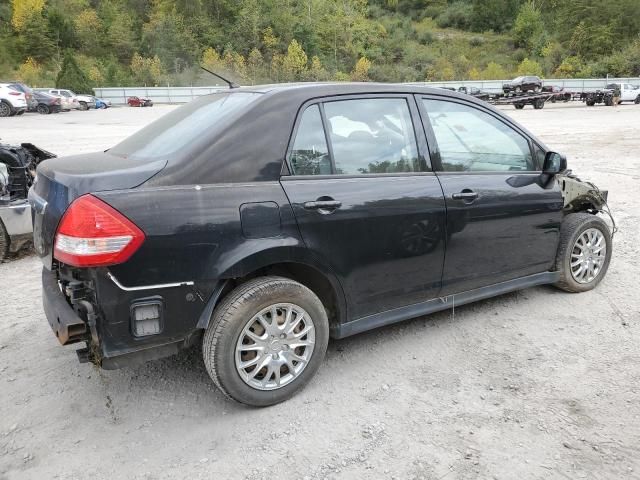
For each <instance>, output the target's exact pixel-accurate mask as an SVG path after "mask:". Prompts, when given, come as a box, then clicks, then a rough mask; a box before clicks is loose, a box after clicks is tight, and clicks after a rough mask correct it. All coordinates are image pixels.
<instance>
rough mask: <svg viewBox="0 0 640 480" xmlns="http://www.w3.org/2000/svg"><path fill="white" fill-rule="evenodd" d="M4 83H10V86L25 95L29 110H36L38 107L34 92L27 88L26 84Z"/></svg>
mask: <svg viewBox="0 0 640 480" xmlns="http://www.w3.org/2000/svg"><path fill="white" fill-rule="evenodd" d="M0 83H3V82H0ZM4 83H8V84H9V86H10V87H11V88H13V89H14V90H17V91H19V92H22V93H24V96H25V97H26V99H27V109H28V110H31V109H32V108H35V107H36V106H37V103H36V101H35V99H34V98H33V90H32V89H31V88H29V87H27V86H26V85H25V84H24V83H20V82H4Z"/></svg>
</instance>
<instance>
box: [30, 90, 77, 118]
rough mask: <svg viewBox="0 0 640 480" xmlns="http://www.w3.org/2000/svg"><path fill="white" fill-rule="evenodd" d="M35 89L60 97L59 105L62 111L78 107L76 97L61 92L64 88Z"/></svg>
mask: <svg viewBox="0 0 640 480" xmlns="http://www.w3.org/2000/svg"><path fill="white" fill-rule="evenodd" d="M36 91H37V92H44V93H48V94H50V95H55V96H56V97H58V98H60V106H61V107H62V111H64V112H68V111H69V110H77V109H78V108H79V107H80V104H79V103H78V99H77V98H75V97H73V96H72V95H71V94H68V93H66V94H65V93H62V92H66V90H59V89H56V88H37V89H36Z"/></svg>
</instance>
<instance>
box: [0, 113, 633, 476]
mask: <svg viewBox="0 0 640 480" xmlns="http://www.w3.org/2000/svg"><path fill="white" fill-rule="evenodd" d="M171 108H172V107H165V106H154V107H153V108H150V109H130V108H121V109H111V110H107V111H89V112H71V113H66V114H59V115H50V116H38V115H32V114H29V115H24V116H23V117H19V118H2V119H0V137H2V140H3V141H8V142H16V143H17V142H21V141H30V142H32V143H34V144H36V145H38V146H41V147H43V148H45V149H48V150H51V151H53V152H56V153H58V154H72V153H81V152H85V151H92V150H97V149H104V148H107V147H109V146H111V145H112V144H114V143H115V142H116V141H117V140H119V139H121V138H123V137H124V136H126V135H128V134H130V133H131V132H133V131H134V130H136V129H137V128H140V127H141V126H143V125H144V124H146V123H147V122H149V121H151V120H152V119H154V118H157V117H158V116H160V115H161V114H163V113H165V112H167V111H169V109H171ZM506 111H507V113H508V114H509V115H512V116H513V117H515V118H516V119H517V120H519V121H520V122H522V123H523V124H524V125H525V126H527V127H528V128H529V129H530V130H531V131H532V132H534V133H535V134H537V135H539V136H540V137H541V138H542V139H543V140H544V141H545V142H546V143H547V144H548V145H549V146H552V147H553V148H554V149H557V150H559V151H562V152H564V153H566V154H567V156H568V159H569V164H570V167H571V168H572V169H573V170H574V171H576V172H578V173H579V174H580V176H581V177H582V178H586V179H590V180H592V181H594V182H596V184H597V185H599V186H600V187H601V188H603V189H608V190H609V191H610V194H609V195H610V201H611V202H610V203H611V207H612V210H613V211H614V213H615V216H616V220H617V221H618V224H619V227H620V232H619V233H618V234H617V235H616V236H615V251H614V258H613V262H612V264H611V267H610V269H609V273H608V275H607V278H606V279H605V281H604V282H602V283H601V285H600V286H599V287H598V288H597V289H596V290H594V291H591V292H588V293H584V294H578V295H576V294H573V295H572V294H567V293H562V292H559V291H557V290H555V289H553V288H551V287H537V288H530V289H527V290H523V291H520V292H516V293H512V294H508V295H503V296H500V297H497V298H494V299H491V300H487V301H483V302H479V303H476V304H472V305H468V306H465V307H460V308H456V310H455V316H454V314H453V312H451V311H449V312H442V313H439V314H435V315H431V316H429V317H424V318H418V319H415V320H412V321H408V322H405V323H402V324H398V325H395V326H392V327H388V328H382V329H379V330H376V331H372V332H369V333H365V334H362V335H358V336H356V337H353V338H349V339H345V340H342V341H333V342H332V343H331V344H330V346H329V351H328V354H327V358H326V360H325V361H324V365H323V366H322V368H321V370H320V372H319V374H318V375H317V377H316V378H315V380H314V381H313V382H312V383H311V384H310V385H309V386H308V387H307V388H306V389H305V390H304V391H303V392H301V393H300V394H299V395H297V396H296V397H295V398H293V399H292V400H290V401H288V402H286V403H284V404H281V405H277V406H275V407H271V408H268V409H251V408H244V407H241V406H239V405H236V404H234V403H232V402H229V401H226V400H225V399H224V398H223V396H222V394H220V393H219V392H218V391H216V389H215V388H214V387H213V385H212V383H211V381H210V380H209V378H208V376H207V373H206V371H205V369H204V366H203V365H202V362H201V359H200V352H199V351H197V350H194V351H188V352H184V353H182V354H180V355H178V356H176V357H173V358H169V359H166V360H162V361H157V362H152V363H148V364H146V365H143V366H140V367H137V368H130V369H124V370H118V371H111V372H106V371H100V370H97V369H96V368H94V367H92V366H89V365H86V364H84V365H80V364H78V362H77V360H76V356H75V354H74V352H73V350H74V349H73V347H71V348H62V347H60V346H59V345H58V342H57V341H56V339H55V337H54V335H53V334H52V333H51V331H50V329H49V326H48V325H47V323H46V321H45V319H44V314H43V312H42V307H41V300H40V280H39V272H40V269H41V266H40V263H39V261H38V260H37V259H36V258H35V257H33V256H32V255H31V254H30V253H23V254H21V255H19V256H18V257H17V258H15V259H13V260H12V261H9V262H8V263H4V264H2V265H0V280H1V285H2V286H1V287H0V288H1V290H0V292H1V293H0V326H1V328H0V405H1V406H2V409H3V413H4V414H3V415H2V416H1V417H0V479H2V480H5V479H18V478H20V479H23V478H26V479H44V478H58V479H86V478H91V479H96V480H97V479H164V478H189V479H196V478H207V479H209V478H222V479H227V478H228V479H260V478H274V477H276V476H277V477H282V478H308V479H324V478H329V479H336V478H385V479H387V478H389V479H390V478H396V479H442V478H446V479H475V478H481V479H485V478H489V479H491V478H496V479H513V478H520V479H549V478H552V479H556V478H557V479H578V478H587V479H626V478H635V479H638V478H640V346H639V345H640V296H639V295H638V293H637V284H638V280H640V260H639V259H640V247H639V244H638V238H640V213H639V212H640V211H639V209H638V207H637V203H636V202H637V200H638V188H639V187H640V159H639V157H638V151H639V147H640V139H639V138H638V137H639V133H640V130H639V128H638V127H639V124H638V121H639V119H640V107H639V106H635V105H629V106H622V107H620V108H617V109H613V108H607V107H593V108H586V107H583V106H581V105H549V106H547V107H546V108H545V109H544V110H539V111H535V110H533V109H531V108H529V107H527V108H526V109H525V110H522V111H516V110H514V109H506ZM634 199H635V200H634Z"/></svg>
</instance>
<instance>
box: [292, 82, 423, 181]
mask: <svg viewBox="0 0 640 480" xmlns="http://www.w3.org/2000/svg"><path fill="white" fill-rule="evenodd" d="M377 98H381V99H384V98H402V99H404V100H405V101H406V103H407V109H408V112H409V119H410V120H411V125H412V126H413V135H414V139H415V145H416V153H417V154H418V162H419V164H420V170H419V171H417V172H393V173H359V174H345V175H339V174H337V173H335V159H334V155H333V144H332V143H331V139H330V138H329V132H328V130H327V123H326V122H327V118H326V116H325V111H324V104H325V103H329V102H339V101H346V100H366V99H377ZM312 105H318V108H319V109H320V117H321V119H322V128H323V129H324V137H325V141H326V142H327V149H328V150H329V160H330V162H331V171H332V173H331V174H330V175H296V174H295V173H293V172H294V170H293V166H292V165H291V152H292V151H293V144H294V143H295V140H296V136H297V135H298V130H299V128H300V123H301V122H302V116H303V115H304V113H305V112H306V111H307V109H308V108H309V107H311V106H312ZM418 123H422V119H421V118H420V111H419V105H417V103H416V100H415V96H414V94H412V93H400V92H398V93H394V92H391V93H364V94H358V93H355V94H347V95H330V96H326V97H317V98H312V99H309V100H307V101H306V102H304V103H303V104H302V105H301V106H300V108H299V109H298V112H297V113H296V120H295V122H294V126H293V130H292V132H291V136H290V137H289V143H288V144H287V150H286V153H285V159H284V163H285V164H286V165H287V170H288V172H289V175H288V176H285V175H282V176H281V179H286V178H291V179H312V178H361V177H381V176H382V177H384V176H398V175H402V176H414V175H422V174H425V173H429V174H433V173H434V169H433V166H432V163H431V161H430V150H429V148H428V142H424V140H423V137H422V136H421V135H420V131H419V130H418ZM422 133H424V126H423V132H422ZM425 149H426V150H425Z"/></svg>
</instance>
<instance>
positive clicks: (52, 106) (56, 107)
mask: <svg viewBox="0 0 640 480" xmlns="http://www.w3.org/2000/svg"><path fill="white" fill-rule="evenodd" d="M33 98H34V100H35V102H34V103H35V107H34V108H31V107H30V108H29V111H30V112H38V113H40V114H42V115H48V114H50V113H60V111H61V110H62V106H61V104H60V102H61V100H60V97H56V96H55V95H50V94H48V93H44V92H33Z"/></svg>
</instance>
